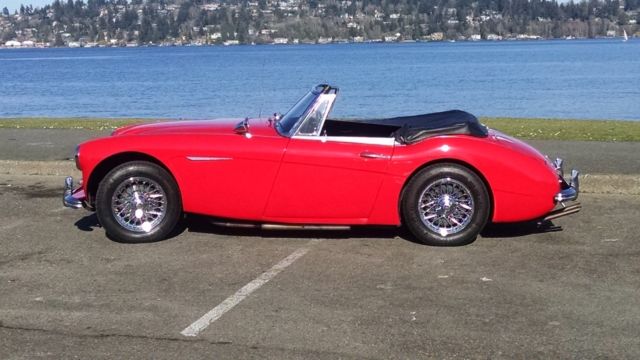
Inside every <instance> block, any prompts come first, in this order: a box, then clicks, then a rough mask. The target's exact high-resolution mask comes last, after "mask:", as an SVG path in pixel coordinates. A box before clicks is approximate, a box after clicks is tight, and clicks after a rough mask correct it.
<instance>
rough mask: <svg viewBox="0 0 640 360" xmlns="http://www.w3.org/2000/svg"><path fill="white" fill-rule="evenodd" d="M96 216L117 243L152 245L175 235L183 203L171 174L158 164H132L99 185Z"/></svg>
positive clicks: (106, 178)
mask: <svg viewBox="0 0 640 360" xmlns="http://www.w3.org/2000/svg"><path fill="white" fill-rule="evenodd" d="M96 214H97V216H98V220H99V221H100V224H101V225H102V227H104V229H105V231H106V232H107V235H108V236H109V237H110V238H112V239H113V240H115V241H119V242H125V243H145V242H153V241H159V240H162V239H164V238H166V237H167V236H168V235H170V234H171V233H172V231H173V230H174V228H175V227H176V225H177V224H178V221H179V220H180V218H181V214H182V203H181V200H180V193H179V191H178V186H177V185H176V183H175V181H174V180H173V177H172V176H171V174H169V173H168V172H167V171H166V170H165V169H163V168H162V167H160V166H158V165H156V164H153V163H150V162H146V161H132V162H127V163H124V164H121V165H119V166H117V167H115V168H114V169H113V170H111V171H110V172H109V173H108V174H107V175H106V176H105V177H104V179H103V180H102V181H101V182H100V185H99V186H98V192H97V193H96Z"/></svg>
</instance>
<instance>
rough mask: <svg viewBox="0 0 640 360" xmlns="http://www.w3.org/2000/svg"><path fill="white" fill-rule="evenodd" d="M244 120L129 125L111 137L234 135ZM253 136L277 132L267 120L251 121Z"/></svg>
mask: <svg viewBox="0 0 640 360" xmlns="http://www.w3.org/2000/svg"><path fill="white" fill-rule="evenodd" d="M242 120H243V119H216V120H188V121H163V122H156V123H149V124H140V125H129V126H125V127H121V128H118V129H116V130H115V131H114V132H113V133H112V134H111V135H112V136H122V135H168V134H232V133H233V129H234V128H235V127H236V125H237V124H238V123H239V122H241V121H242ZM249 131H250V132H251V134H252V135H263V136H269V135H271V136H273V135H276V134H277V133H276V130H275V129H274V128H273V127H272V126H271V125H270V124H269V123H268V121H267V120H266V119H249Z"/></svg>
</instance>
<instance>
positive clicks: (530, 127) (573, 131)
mask: <svg viewBox="0 0 640 360" xmlns="http://www.w3.org/2000/svg"><path fill="white" fill-rule="evenodd" d="M480 121H481V122H482V123H484V124H485V125H487V126H489V127H490V128H493V129H496V130H499V131H501V132H504V133H505V134H509V135H511V136H514V137H517V138H521V139H534V140H581V141H640V121H616V120H577V119H523V118H480Z"/></svg>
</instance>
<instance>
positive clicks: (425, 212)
mask: <svg viewBox="0 0 640 360" xmlns="http://www.w3.org/2000/svg"><path fill="white" fill-rule="evenodd" d="M418 212H419V214H420V220H422V223H423V224H424V225H425V226H426V227H427V228H428V229H429V230H431V231H434V232H436V233H438V234H440V235H441V236H447V235H451V234H456V233H459V232H461V231H462V230H464V229H465V228H466V227H467V226H468V225H469V223H470V222H471V218H472V217H473V214H474V202H473V197H472V196H471V191H469V189H468V188H467V187H466V186H465V185H464V184H462V183H461V182H460V181H458V180H455V179H452V178H444V179H438V180H435V181H433V182H431V183H429V184H428V185H427V187H426V188H425V189H424V191H423V192H422V194H421V195H420V199H419V201H418Z"/></svg>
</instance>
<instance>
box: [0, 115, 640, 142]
mask: <svg viewBox="0 0 640 360" xmlns="http://www.w3.org/2000/svg"><path fill="white" fill-rule="evenodd" d="M171 120H177V119H153V118H149V119H144V118H71V117H69V118H48V117H38V118H31V117H30V118H27V117H25V118H0V129H25V130H28V129H81V130H93V131H96V130H98V131H107V130H112V129H115V128H118V127H121V126H125V125H130V124H139V123H146V122H156V121H171ZM480 121H481V122H482V123H483V124H485V125H487V126H489V127H490V128H493V129H496V130H499V131H501V132H504V133H506V134H509V135H512V136H515V137H518V138H522V139H528V140H559V141H610V142H618V141H625V142H640V119H638V120H579V119H542V118H504V117H480Z"/></svg>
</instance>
